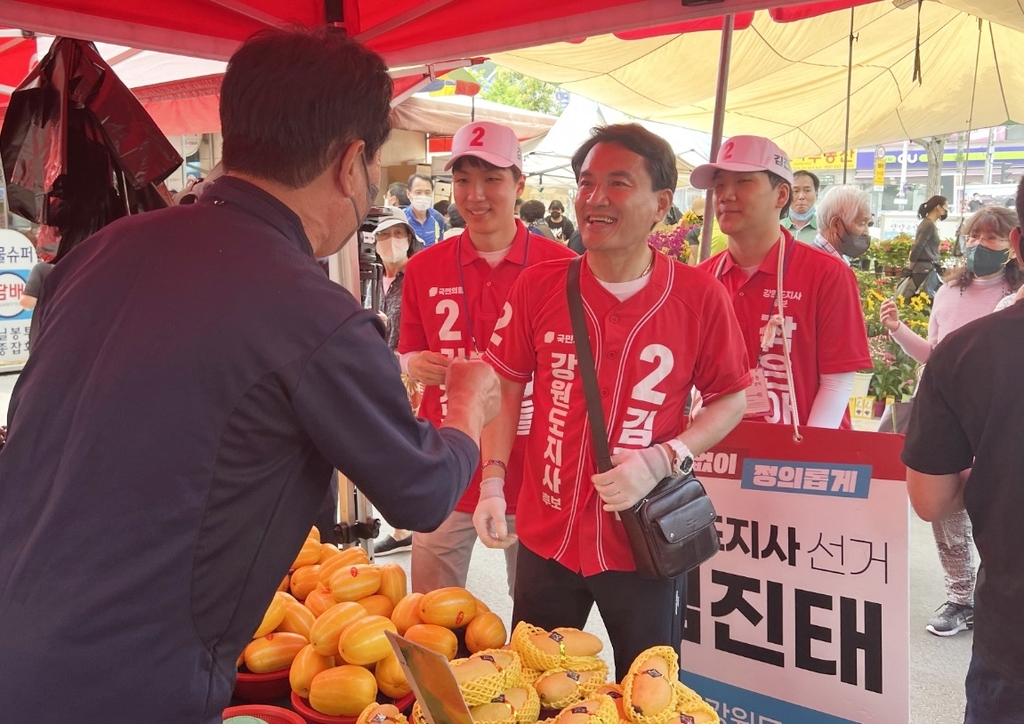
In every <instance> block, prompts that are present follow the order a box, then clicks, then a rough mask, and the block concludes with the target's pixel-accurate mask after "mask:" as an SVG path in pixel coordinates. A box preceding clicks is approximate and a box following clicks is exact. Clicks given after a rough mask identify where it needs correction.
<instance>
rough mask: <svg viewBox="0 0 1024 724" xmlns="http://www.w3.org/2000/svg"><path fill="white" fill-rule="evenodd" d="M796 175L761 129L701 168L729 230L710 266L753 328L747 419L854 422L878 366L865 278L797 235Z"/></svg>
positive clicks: (698, 172) (744, 323)
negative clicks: (860, 282)
mask: <svg viewBox="0 0 1024 724" xmlns="http://www.w3.org/2000/svg"><path fill="white" fill-rule="evenodd" d="M792 182H793V172H792V171H791V170H790V167H789V157H788V156H787V155H786V153H785V152H784V151H783V150H782V149H780V148H779V147H778V146H776V145H775V144H774V143H772V142H771V141H770V140H768V139H767V138H761V137H760V136H734V137H733V138H731V139H729V140H728V141H726V142H725V143H724V144H722V148H721V149H720V150H719V152H718V158H717V159H716V161H715V163H708V164H704V165H703V166H698V167H697V168H695V169H694V170H693V173H692V174H690V183H691V184H692V185H693V186H694V187H696V188H699V189H709V188H710V189H714V191H715V196H714V209H715V216H716V218H717V219H718V225H719V226H720V227H721V229H722V231H723V232H724V233H725V234H726V236H728V237H729V246H728V248H727V249H726V250H725V251H723V252H721V253H720V254H717V255H715V256H713V257H711V258H710V259H708V260H707V261H705V262H703V263H702V264H701V265H700V268H701V269H704V270H705V271H708V272H710V273H711V274H713V275H714V276H715V277H716V278H717V279H718V280H719V281H721V283H722V284H723V285H724V286H725V288H726V290H727V291H728V292H729V296H730V297H731V298H732V301H733V306H734V307H735V309H736V316H737V317H738V318H739V321H740V327H741V328H742V329H743V337H744V339H745V340H746V348H747V355H748V357H749V359H750V361H751V363H752V365H753V384H752V385H751V387H750V390H749V395H748V404H747V417H748V418H750V419H756V420H763V421H765V422H778V423H783V424H787V425H788V424H792V423H793V422H794V419H797V418H798V419H799V421H800V423H801V424H805V425H808V426H810V427H829V428H837V427H843V428H846V429H849V428H850V427H851V425H850V414H849V410H848V402H849V398H850V391H851V389H852V388H853V373H854V372H856V371H857V370H862V369H867V368H869V367H871V357H870V355H869V354H868V338H867V328H866V326H865V324H864V314H863V312H862V311H861V306H860V293H859V291H858V288H857V279H856V277H854V275H853V272H852V271H850V268H849V267H848V266H847V265H846V263H845V262H843V260H842V259H840V258H838V257H834V256H831V255H829V254H826V253H825V252H823V251H821V250H820V249H817V248H815V247H813V246H811V245H810V244H801V243H795V242H794V239H793V236H792V235H791V234H790V233H789V231H787V230H786V229H784V228H782V227H781V226H780V225H779V220H780V218H782V217H784V216H786V215H787V212H788V209H789V202H790V199H791V198H792V188H791V184H792ZM780 271H781V279H780ZM780 284H781V286H782V290H783V291H782V307H781V310H780V308H779V305H778V304H777V303H776V297H777V296H778V288H779V286H780ZM787 346H788V357H789V360H790V364H791V369H790V370H789V371H787V362H786V358H787V349H786V348H787ZM794 388H795V392H794ZM798 413H799V414H798Z"/></svg>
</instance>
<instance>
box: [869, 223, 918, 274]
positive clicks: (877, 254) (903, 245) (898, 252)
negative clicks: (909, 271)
mask: <svg viewBox="0 0 1024 724" xmlns="http://www.w3.org/2000/svg"><path fill="white" fill-rule="evenodd" d="M872 247H873V252H872V255H873V257H874V259H875V272H876V273H877V272H879V270H881V275H882V276H887V277H899V276H902V275H903V270H904V269H905V268H906V266H907V264H908V263H909V261H910V250H911V249H912V248H913V247H914V238H913V237H912V236H910V234H907V233H906V232H900V233H899V234H897V235H896V236H894V237H893V238H892V239H882V240H881V241H878V242H875V243H873V244H872Z"/></svg>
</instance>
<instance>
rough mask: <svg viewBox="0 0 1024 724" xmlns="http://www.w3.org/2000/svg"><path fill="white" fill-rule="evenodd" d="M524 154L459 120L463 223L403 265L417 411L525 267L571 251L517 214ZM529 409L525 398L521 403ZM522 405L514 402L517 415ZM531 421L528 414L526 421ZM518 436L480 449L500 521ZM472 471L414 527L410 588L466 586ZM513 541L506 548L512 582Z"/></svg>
mask: <svg viewBox="0 0 1024 724" xmlns="http://www.w3.org/2000/svg"><path fill="white" fill-rule="evenodd" d="M522 166H523V153H522V150H521V149H520V147H519V141H518V140H517V139H516V135H515V133H514V132H513V131H512V129H510V128H507V127H505V126H502V125H499V124H497V123H490V122H487V121H481V122H477V123H470V124H468V125H466V126H463V127H462V128H460V129H459V130H458V132H457V133H456V134H455V137H454V138H453V139H452V157H451V159H450V160H449V161H448V164H447V165H446V166H445V170H448V169H451V171H452V192H453V193H454V195H455V204H456V206H457V208H458V210H459V213H460V214H461V215H462V217H463V218H464V219H465V221H466V230H465V231H464V232H463V233H462V234H461V235H460V236H458V237H455V238H452V239H448V240H447V241H445V243H443V244H437V245H435V246H432V247H430V248H428V249H425V250H424V251H422V252H420V253H418V254H417V255H416V256H414V257H413V258H412V259H410V260H409V263H408V265H407V266H406V273H405V287H404V289H403V290H402V327H401V333H400V335H399V342H398V352H399V354H400V355H401V356H402V367H403V370H404V371H408V373H409V374H410V375H412V376H413V377H414V378H416V379H417V380H419V381H420V382H422V383H423V384H424V385H426V389H425V390H424V393H423V402H422V403H421V405H420V415H421V416H423V417H426V418H427V419H428V420H430V421H431V422H434V423H437V424H440V422H441V421H442V420H443V419H444V415H445V412H446V406H447V403H448V398H447V394H446V391H445V389H444V387H443V385H444V380H445V378H444V374H445V368H446V367H447V365H448V364H449V362H450V361H451V360H453V359H464V358H466V357H477V356H479V355H480V354H482V353H483V352H484V351H485V350H486V349H487V348H488V347H489V346H490V345H492V344H494V343H495V341H496V340H499V339H500V338H501V336H502V334H503V332H502V329H503V328H504V326H505V325H506V324H507V323H508V316H509V314H510V310H509V308H508V306H507V304H506V297H507V296H508V291H509V289H511V287H512V284H513V283H514V282H515V281H516V279H518V278H519V275H520V274H521V273H522V272H523V270H524V269H526V268H527V267H529V266H532V265H533V264H538V263H540V262H542V261H547V260H549V259H562V258H565V257H571V256H574V254H573V253H572V252H571V251H569V250H568V249H566V248H565V247H564V246H562V245H561V244H559V243H557V242H555V241H551V240H550V239H546V238H544V237H543V236H540V235H538V234H533V233H530V232H529V231H527V229H526V227H525V226H524V225H523V223H522V222H521V221H519V220H518V219H516V218H515V217H514V216H513V210H514V208H515V201H516V197H518V196H519V194H521V193H522V192H523V186H524V185H525V183H526V179H525V177H524V176H523V174H522ZM526 407H527V413H528V411H529V406H528V405H527V406H526ZM519 410H520V405H518V404H517V405H516V408H515V414H516V415H517V416H518V414H519ZM522 424H523V425H524V426H525V427H529V417H528V415H525V416H524V420H523V423H522ZM521 447H522V445H520V446H519V447H518V448H517V449H516V451H515V452H514V453H513V454H511V455H504V456H502V457H501V458H486V457H485V458H484V461H483V468H482V473H483V475H484V476H485V477H487V476H494V475H496V474H502V475H505V474H506V473H507V475H508V480H509V501H508V509H507V511H505V513H504V514H503V515H502V525H503V526H504V525H507V526H508V527H509V529H510V530H512V531H514V530H515V517H514V515H515V509H516V508H515V499H516V493H517V491H518V488H519V480H520V477H521V475H522V451H521ZM480 476H481V471H480V470H478V471H477V472H476V474H475V475H474V477H473V482H472V483H471V485H470V487H469V488H468V489H467V490H466V494H465V495H464V496H463V497H462V499H461V500H460V501H459V503H458V505H457V506H456V508H455V512H453V513H452V514H451V515H450V516H449V517H448V519H447V520H446V521H445V522H444V523H442V524H441V526H440V527H439V528H438V529H437V530H435V531H433V532H431V533H425V534H420V533H416V534H414V535H413V541H412V588H413V590H414V591H418V592H421V593H423V592H427V591H432V590H434V589H436V588H443V587H445V586H465V585H466V576H467V574H468V572H469V561H470V557H471V556H472V553H473V545H474V544H475V543H476V531H475V530H474V528H473V510H474V509H475V508H476V501H477V498H478V497H479V494H480ZM515 554H516V551H515V549H514V548H511V549H510V550H508V551H507V552H506V565H507V570H508V580H509V589H510V590H511V588H512V582H513V578H512V573H513V571H514V570H515Z"/></svg>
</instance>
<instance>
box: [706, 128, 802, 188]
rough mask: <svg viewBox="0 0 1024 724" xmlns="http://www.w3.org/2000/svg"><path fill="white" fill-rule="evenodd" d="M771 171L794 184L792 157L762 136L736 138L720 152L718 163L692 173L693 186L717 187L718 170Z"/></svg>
mask: <svg viewBox="0 0 1024 724" xmlns="http://www.w3.org/2000/svg"><path fill="white" fill-rule="evenodd" d="M719 170H721V171H739V172H741V173H750V172H752V171H771V172H772V173H775V174H778V175H779V176H781V177H782V178H784V179H785V180H786V181H787V182H788V183H793V170H792V169H791V168H790V166H789V156H788V155H786V152H785V151H783V150H782V149H781V148H779V147H778V146H776V145H775V144H774V143H773V142H772V141H771V140H769V139H767V138H764V137H762V136H733V137H732V138H730V139H729V140H728V141H726V142H725V143H723V144H722V147H721V148H720V149H718V158H716V159H715V162H714V163H705V164H704V165H703V166H698V167H697V168H695V169H693V171H691V172H690V185H691V186H693V187H694V188H695V189H709V188H711V187H712V186H714V184H715V180H714V177H715V171H719Z"/></svg>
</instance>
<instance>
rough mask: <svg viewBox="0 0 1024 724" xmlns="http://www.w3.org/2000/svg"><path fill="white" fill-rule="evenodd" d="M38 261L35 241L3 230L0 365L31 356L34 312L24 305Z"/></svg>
mask: <svg viewBox="0 0 1024 724" xmlns="http://www.w3.org/2000/svg"><path fill="white" fill-rule="evenodd" d="M37 261H38V259H37V258H36V250H35V249H34V248H33V247H32V242H31V241H29V240H28V238H27V237H26V236H25V235H24V234H21V233H19V232H17V231H13V230H11V229H3V230H0V369H3V368H4V367H5V366H8V365H18V366H20V365H23V364H25V361H26V360H27V359H28V332H29V324H30V323H31V320H32V312H31V311H29V310H27V309H24V308H23V307H22V306H21V295H22V293H23V292H24V291H25V282H26V281H28V275H29V272H31V271H32V267H33V266H34V265H35V263H36V262H37Z"/></svg>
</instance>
